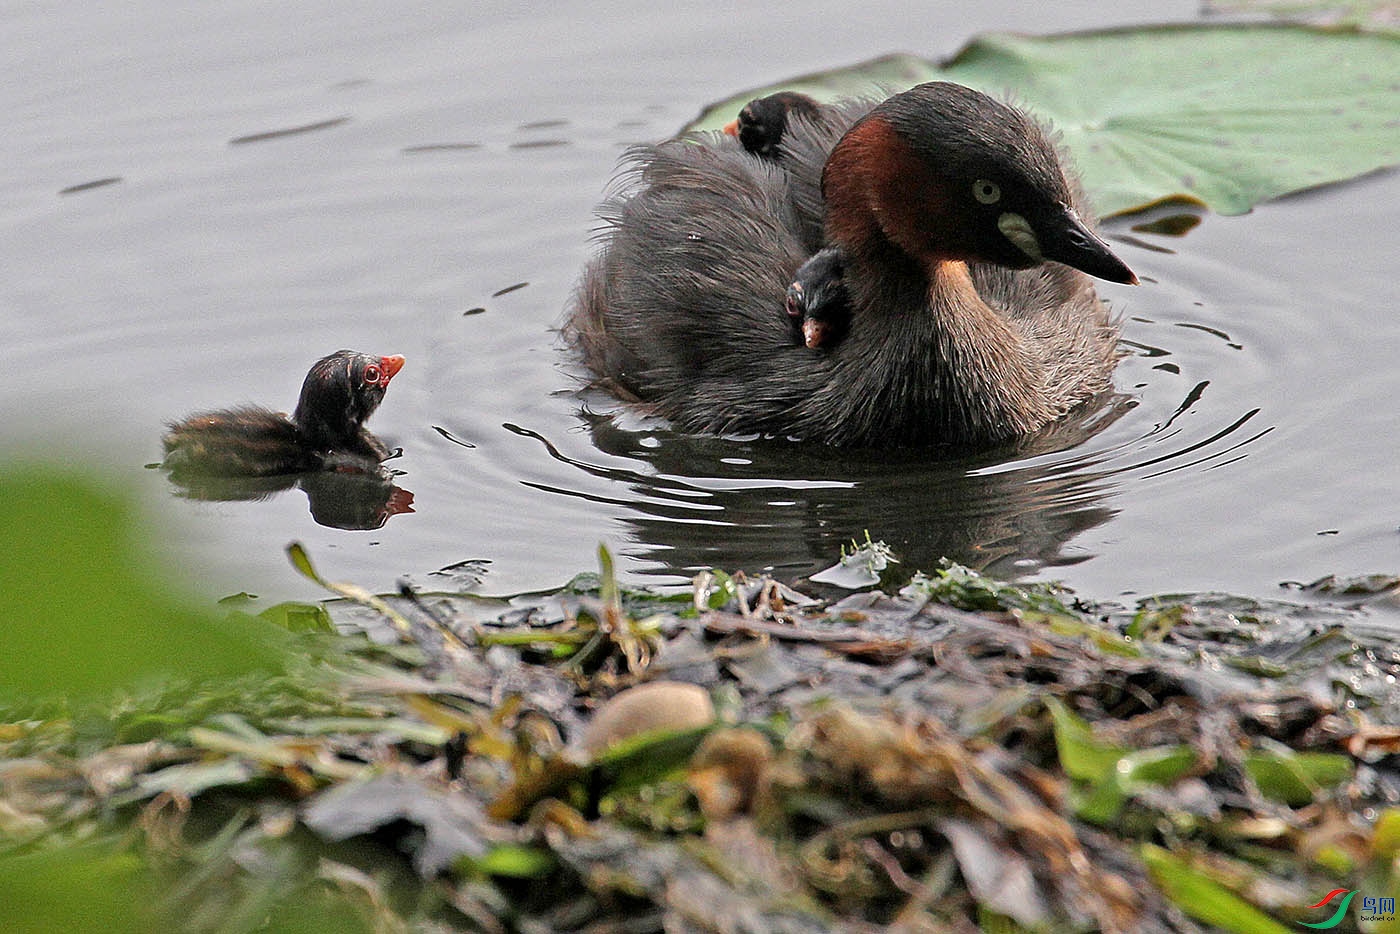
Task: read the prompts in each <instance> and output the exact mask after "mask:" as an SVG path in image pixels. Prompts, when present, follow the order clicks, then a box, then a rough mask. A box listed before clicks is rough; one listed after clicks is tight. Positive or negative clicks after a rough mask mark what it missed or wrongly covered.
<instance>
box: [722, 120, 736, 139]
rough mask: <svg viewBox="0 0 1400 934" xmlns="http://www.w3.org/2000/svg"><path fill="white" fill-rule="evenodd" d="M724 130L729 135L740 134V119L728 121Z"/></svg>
mask: <svg viewBox="0 0 1400 934" xmlns="http://www.w3.org/2000/svg"><path fill="white" fill-rule="evenodd" d="M724 132H725V133H726V134H727V135H729V136H738V135H739V121H738V120H730V121H729V122H728V123H726V124H725V125H724Z"/></svg>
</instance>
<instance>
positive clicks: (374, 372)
mask: <svg viewBox="0 0 1400 934" xmlns="http://www.w3.org/2000/svg"><path fill="white" fill-rule="evenodd" d="M365 382H366V383H369V384H371V385H373V384H375V383H378V382H379V367H377V366H375V365H374V364H372V363H371V364H370V365H369V366H367V367H365Z"/></svg>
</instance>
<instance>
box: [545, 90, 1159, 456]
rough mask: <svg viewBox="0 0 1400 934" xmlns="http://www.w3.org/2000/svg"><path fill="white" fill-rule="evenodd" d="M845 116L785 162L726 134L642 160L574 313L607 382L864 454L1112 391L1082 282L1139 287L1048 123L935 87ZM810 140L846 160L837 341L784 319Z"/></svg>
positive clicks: (800, 241)
mask: <svg viewBox="0 0 1400 934" xmlns="http://www.w3.org/2000/svg"><path fill="white" fill-rule="evenodd" d="M842 125H843V123H842V121H840V120H830V121H825V120H824V121H805V120H800V121H795V122H794V125H792V126H790V127H789V128H788V130H787V132H786V134H785V136H784V143H783V145H784V151H785V153H786V155H785V157H784V160H783V164H782V165H781V166H780V165H775V164H772V163H771V162H770V161H768V160H761V159H754V158H753V157H752V156H750V155H749V154H748V153H746V152H744V151H743V150H742V149H741V148H740V147H739V146H738V145H737V144H734V143H732V142H729V141H727V140H726V141H722V142H720V143H718V144H717V145H710V146H706V145H696V144H695V143H694V142H693V141H687V140H678V141H671V142H667V143H662V144H659V145H656V146H651V147H645V148H641V149H638V150H636V151H634V152H633V154H632V156H631V158H632V160H633V163H634V166H635V173H636V179H637V186H636V187H635V189H634V190H633V191H631V192H630V193H627V194H624V195H622V196H620V197H618V198H617V199H615V200H614V201H613V202H611V203H610V204H609V205H607V206H606V207H605V208H604V211H603V214H604V217H605V218H606V219H607V220H608V221H609V229H608V230H607V231H606V232H605V235H604V246H603V251H602V252H601V253H600V254H599V255H598V256H597V257H595V259H594V260H593V261H592V262H591V263H590V264H589V266H588V267H587V269H586V270H585V271H584V275H583V280H582V282H581V285H580V288H579V293H578V296H577V299H576V302H575V305H574V307H573V308H572V309H571V312H570V317H569V320H568V322H567V325H566V334H567V335H568V337H569V339H570V341H571V342H572V343H573V344H574V346H575V347H576V348H577V349H578V350H579V352H580V353H581V355H582V358H583V361H584V363H585V364H586V365H587V366H588V367H589V368H590V369H591V370H592V371H593V372H594V373H595V375H596V376H597V377H598V378H599V381H600V382H601V383H602V384H603V385H606V386H608V387H610V388H612V389H613V390H614V391H616V392H618V393H619V394H620V395H623V396H624V397H626V398H629V399H632V400H638V401H641V402H645V403H647V404H648V405H649V406H650V407H651V408H652V409H653V410H654V411H656V412H657V413H658V414H661V415H663V416H666V417H667V418H669V419H671V420H672V421H673V422H674V423H675V424H676V425H677V426H678V427H680V428H683V429H687V430H694V431H710V432H736V431H742V432H752V431H758V432H772V433H777V434H783V435H795V436H798V437H801V438H804V439H807V440H814V441H824V442H829V443H833V444H853V445H896V444H937V443H955V444H968V443H971V444H986V443H993V442H997V441H1001V440H1005V439H1009V438H1013V437H1016V436H1018V435H1022V434H1025V433H1028V432H1031V431H1034V430H1035V429H1037V428H1039V427H1040V426H1042V425H1044V424H1046V423H1047V422H1049V421H1051V420H1053V419H1055V418H1058V417H1060V416H1062V415H1063V414H1065V413H1066V412H1067V411H1069V410H1070V409H1072V408H1073V407H1074V406H1075V405H1077V404H1079V403H1082V402H1084V401H1085V400H1087V399H1089V398H1090V397H1092V396H1093V395H1095V394H1097V393H1099V392H1101V391H1103V390H1105V389H1107V388H1108V387H1109V385H1110V384H1111V377H1112V370H1113V367H1114V364H1115V362H1116V360H1117V356H1118V352H1117V349H1116V341H1117V328H1116V327H1115V325H1114V324H1113V322H1112V321H1111V319H1110V317H1109V314H1108V311H1107V309H1106V308H1105V306H1104V304H1103V303H1102V302H1101V301H1100V300H1099V298H1098V296H1097V295H1096V294H1095V292H1094V288H1093V285H1092V283H1091V281H1090V280H1089V278H1088V276H1086V275H1085V274H1084V273H1089V274H1091V275H1095V276H1100V277H1102V278H1105V279H1109V280H1112V281H1117V282H1135V281H1136V278H1135V277H1134V276H1133V274H1132V272H1131V271H1130V270H1129V269H1128V268H1127V266H1125V265H1124V264H1123V263H1122V262H1121V261H1120V260H1119V259H1118V258H1117V257H1116V256H1114V255H1113V253H1112V252H1111V251H1110V250H1109V248H1108V246H1107V245H1106V244H1105V243H1104V242H1103V241H1102V240H1100V239H1099V238H1098V237H1097V236H1096V235H1095V234H1094V233H1093V231H1092V228H1091V226H1090V225H1089V222H1088V221H1086V220H1084V219H1081V216H1080V215H1081V214H1087V212H1085V211H1084V210H1083V208H1082V206H1081V205H1080V204H1079V196H1078V193H1077V189H1076V187H1075V186H1074V185H1072V184H1071V183H1070V182H1069V180H1068V179H1067V178H1066V175H1065V172H1064V170H1063V169H1062V168H1061V165H1060V162H1059V158H1058V155H1057V153H1056V151H1055V149H1054V147H1053V146H1052V145H1051V144H1050V142H1049V141H1048V139H1047V138H1046V136H1045V134H1044V132H1043V131H1042V130H1041V128H1040V127H1039V126H1038V125H1037V124H1036V123H1035V122H1034V121H1032V120H1031V119H1029V118H1028V117H1026V116H1025V115H1024V114H1022V113H1021V112H1020V111H1018V110H1016V109H1015V108H1012V107H1009V106H1007V105H1005V104H1002V103H1000V102H998V101H996V100H993V99H992V98H990V97H988V96H986V95H984V94H981V93H979V92H976V91H973V90H970V89H968V88H965V87H962V86H960V85H954V84H946V83H930V84H924V85H920V86H918V87H916V88H913V89H911V90H909V91H906V92H904V93H902V94H898V95H895V96H894V97H892V98H890V99H889V100H886V101H884V102H883V103H881V104H879V105H878V106H875V107H874V108H873V109H870V110H869V112H868V113H866V114H865V115H864V116H863V117H861V118H860V119H858V120H856V121H855V123H854V125H852V126H850V128H849V129H848V130H847V131H846V132H845V133H844V135H839V139H838V138H837V137H838V134H840V127H841V126H842ZM847 125H848V124H847ZM823 134H827V136H826V137H824V136H823ZM804 152H807V153H824V152H829V155H828V156H827V157H826V158H825V160H824V166H823V168H822V170H821V194H822V197H823V201H824V220H823V225H822V230H823V235H824V245H825V246H829V247H834V248H836V249H839V250H840V251H841V254H842V257H843V275H844V284H845V288H846V291H847V293H848V295H849V302H850V324H849V330H848V333H847V334H846V335H845V336H844V338H843V339H842V340H841V341H840V342H839V343H838V344H836V345H835V346H833V347H831V348H830V350H829V352H825V353H821V354H814V353H812V352H811V351H810V350H808V349H807V348H806V347H803V346H801V345H800V344H796V343H795V342H794V341H793V340H792V332H791V329H790V327H789V325H788V322H787V321H785V320H784V318H785V316H784V315H782V314H774V310H775V309H780V308H782V307H783V304H784V299H785V295H786V290H787V287H788V284H789V283H790V282H791V281H792V279H793V275H794V273H795V271H796V270H797V268H798V267H799V266H800V265H801V264H802V263H803V262H804V261H805V260H806V259H807V257H808V255H809V254H810V249H809V247H810V240H811V239H812V238H811V237H810V226H811V218H810V217H809V216H808V214H809V213H810V211H809V209H808V208H807V206H806V201H805V200H804V199H802V198H800V197H794V192H795V191H798V190H799V189H801V187H802V186H803V184H804V177H803V175H802V173H803V172H804V171H811V169H810V167H808V168H806V169H804V163H803V156H802V153H804ZM808 161H809V162H810V161H811V160H810V159H809V160H808ZM810 181H811V180H810V178H808V179H805V182H806V183H807V184H808V186H810Z"/></svg>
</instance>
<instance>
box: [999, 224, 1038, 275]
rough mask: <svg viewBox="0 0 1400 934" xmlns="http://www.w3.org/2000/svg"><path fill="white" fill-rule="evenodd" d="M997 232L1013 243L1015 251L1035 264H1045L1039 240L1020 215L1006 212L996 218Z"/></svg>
mask: <svg viewBox="0 0 1400 934" xmlns="http://www.w3.org/2000/svg"><path fill="white" fill-rule="evenodd" d="M997 230H1000V231H1001V233H1002V236H1004V237H1006V239H1008V240H1010V241H1011V242H1012V243H1014V244H1015V245H1016V249H1018V250H1020V251H1021V252H1022V253H1024V254H1026V255H1027V256H1029V257H1030V258H1031V259H1033V260H1035V261H1036V262H1037V263H1043V262H1045V254H1044V253H1042V252H1041V251H1040V240H1038V239H1037V238H1036V235H1035V231H1034V230H1032V229H1031V225H1030V224H1029V223H1028V222H1027V221H1026V219H1025V218H1024V217H1022V216H1021V215H1020V214H1017V213H1015V212H1013V211H1007V212H1006V213H1005V214H1003V215H1001V217H998V218H997Z"/></svg>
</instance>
